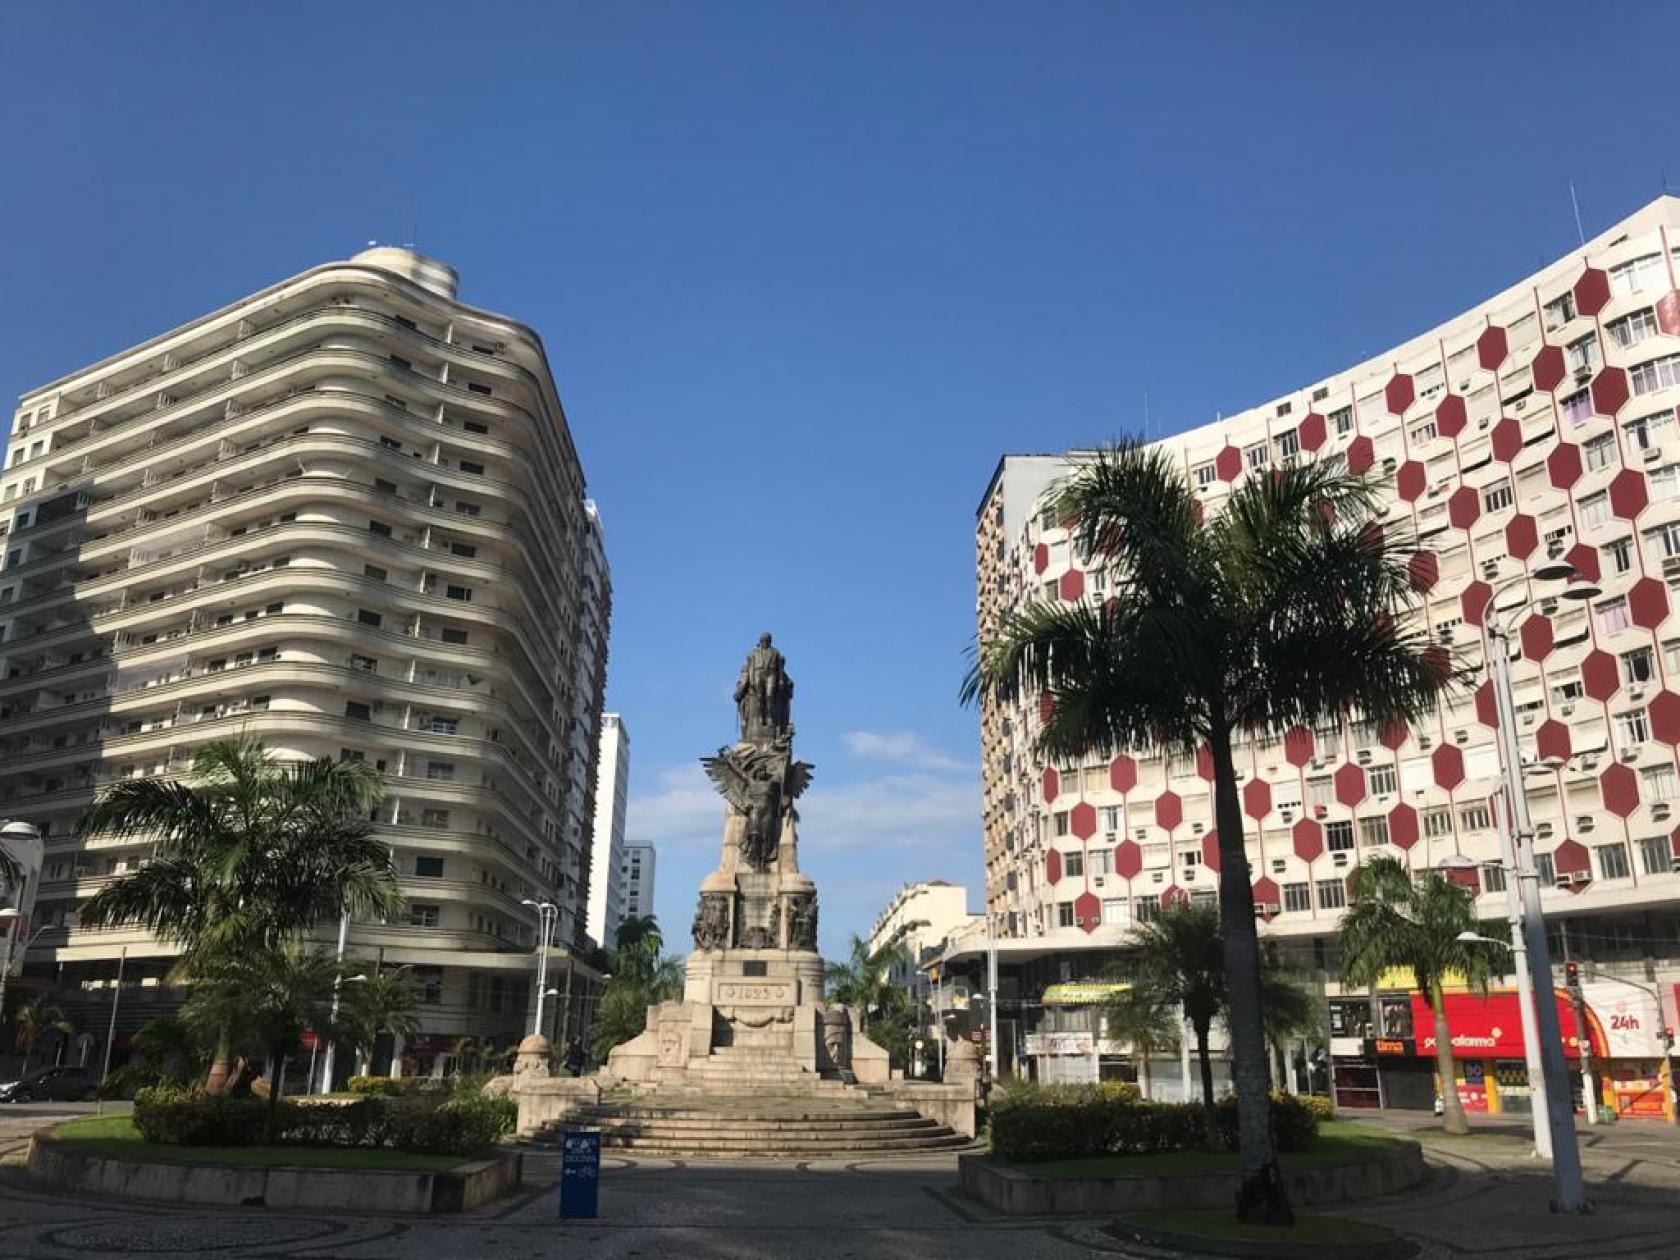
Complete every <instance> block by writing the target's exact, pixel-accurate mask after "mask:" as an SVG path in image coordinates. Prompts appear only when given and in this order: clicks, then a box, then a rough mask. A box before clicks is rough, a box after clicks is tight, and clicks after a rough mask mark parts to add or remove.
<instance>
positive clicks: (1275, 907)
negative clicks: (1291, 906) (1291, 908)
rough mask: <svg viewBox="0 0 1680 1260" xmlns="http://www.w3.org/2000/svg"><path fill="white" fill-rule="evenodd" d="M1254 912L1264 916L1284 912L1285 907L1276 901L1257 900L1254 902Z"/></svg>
mask: <svg viewBox="0 0 1680 1260" xmlns="http://www.w3.org/2000/svg"><path fill="white" fill-rule="evenodd" d="M1254 913H1255V914H1257V915H1262V916H1264V915H1272V914H1282V913H1283V907H1282V906H1281V905H1279V904H1278V903H1277V902H1275V901H1256V902H1255V903H1254Z"/></svg>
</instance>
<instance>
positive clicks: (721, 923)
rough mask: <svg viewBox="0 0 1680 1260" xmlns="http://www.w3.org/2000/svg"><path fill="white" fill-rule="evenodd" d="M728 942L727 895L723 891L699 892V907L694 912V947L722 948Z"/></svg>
mask: <svg viewBox="0 0 1680 1260" xmlns="http://www.w3.org/2000/svg"><path fill="white" fill-rule="evenodd" d="M727 944H729V897H728V895H727V894H725V893H701V894H700V908H699V909H698V910H696V911H695V912H694V948H695V949H722V948H723V947H724V946H725V945H727Z"/></svg>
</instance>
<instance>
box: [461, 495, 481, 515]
mask: <svg viewBox="0 0 1680 1260" xmlns="http://www.w3.org/2000/svg"><path fill="white" fill-rule="evenodd" d="M455 511H456V512H457V513H458V514H459V515H461V516H482V515H483V514H484V508H483V507H482V506H481V505H479V504H477V503H469V502H468V501H467V500H465V499H456V500H455Z"/></svg>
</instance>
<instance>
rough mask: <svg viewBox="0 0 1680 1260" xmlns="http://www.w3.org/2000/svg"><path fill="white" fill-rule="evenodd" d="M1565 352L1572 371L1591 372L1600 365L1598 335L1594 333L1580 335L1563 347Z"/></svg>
mask: <svg viewBox="0 0 1680 1260" xmlns="http://www.w3.org/2000/svg"><path fill="white" fill-rule="evenodd" d="M1563 354H1564V358H1565V359H1566V360H1568V363H1569V366H1570V369H1571V370H1572V371H1576V372H1579V371H1582V370H1585V371H1589V372H1590V371H1592V369H1593V368H1595V367H1597V366H1598V337H1597V336H1596V335H1594V334H1593V333H1588V334H1587V335H1586V336H1585V337H1578V338H1576V339H1575V340H1574V341H1571V342H1570V343H1569V344H1568V345H1567V346H1565V347H1564V348H1563Z"/></svg>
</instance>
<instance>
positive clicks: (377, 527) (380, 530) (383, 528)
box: [368, 521, 391, 538]
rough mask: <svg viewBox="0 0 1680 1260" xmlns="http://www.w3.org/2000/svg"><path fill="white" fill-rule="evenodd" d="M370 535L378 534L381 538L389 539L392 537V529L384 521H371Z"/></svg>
mask: <svg viewBox="0 0 1680 1260" xmlns="http://www.w3.org/2000/svg"><path fill="white" fill-rule="evenodd" d="M368 533H370V534H377V535H378V536H379V537H380V538H389V537H390V536H391V527H390V526H389V525H387V524H386V523H385V522H384V521H369V522H368Z"/></svg>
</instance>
